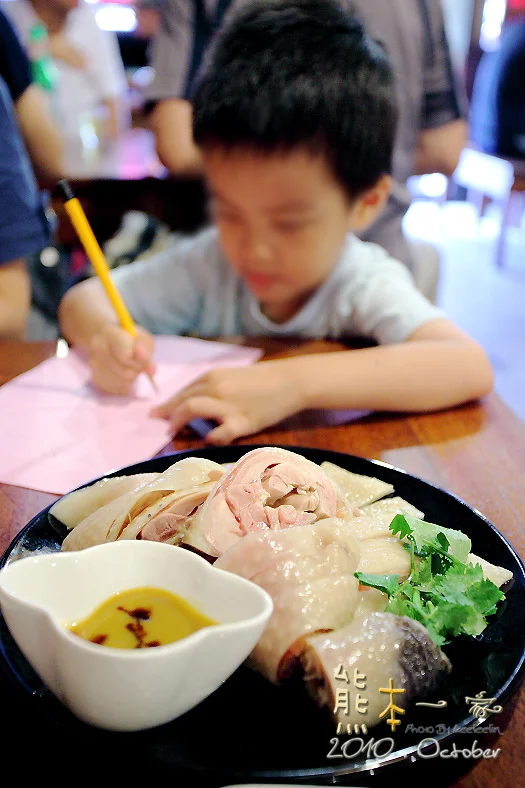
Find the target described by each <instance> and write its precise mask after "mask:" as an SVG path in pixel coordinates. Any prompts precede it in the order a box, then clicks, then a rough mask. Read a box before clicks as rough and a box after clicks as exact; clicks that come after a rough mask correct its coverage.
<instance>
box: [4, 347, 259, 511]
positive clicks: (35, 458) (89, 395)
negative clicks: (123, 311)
mask: <svg viewBox="0 0 525 788" xmlns="http://www.w3.org/2000/svg"><path fill="white" fill-rule="evenodd" d="M260 355H261V351H259V350H257V349H256V348H246V347H237V346H236V345H227V344H224V343H219V342H208V341H205V340H201V339H192V338H188V337H171V336H170V337H164V336H163V337H156V344H155V361H156V363H157V372H156V375H155V382H156V384H157V386H158V389H159V392H158V394H155V393H154V392H153V389H152V387H151V383H150V382H149V380H148V379H147V377H146V376H145V375H141V376H140V378H139V379H138V380H137V383H136V388H135V394H134V395H133V396H129V397H110V396H103V395H100V394H97V393H96V392H95V391H94V390H93V389H92V388H91V386H90V385H89V382H88V381H89V371H88V368H87V366H86V364H85V363H84V362H83V361H82V359H81V358H80V357H79V356H78V355H77V354H76V353H74V352H70V353H69V354H68V356H67V357H66V358H52V359H49V360H48V361H45V362H44V363H43V364H40V365H39V366H38V367H35V368H34V369H32V370H30V371H29V372H26V373H25V374H24V375H20V376H19V377H17V378H15V379H14V380H13V381H11V382H10V383H7V384H6V385H5V386H2V387H1V388H0V414H1V415H0V419H1V429H0V436H1V437H0V481H1V482H4V483H6V484H13V485H17V486H19V487H28V488H30V489H34V490H42V491H44V492H50V493H56V494H59V495H62V494H63V493H66V492H69V491H70V490H72V489H75V488H76V487H78V486H80V485H82V484H85V483H86V482H89V481H91V480H92V479H95V478H97V477H99V476H103V475H104V474H106V473H109V472H110V471H112V470H117V469H118V468H121V467H124V466H126V465H132V464H133V463H136V462H140V461H142V460H145V459H148V458H149V457H152V456H153V455H155V454H156V453H157V452H158V451H159V450H160V449H161V448H162V447H163V446H165V445H166V443H168V441H169V438H170V434H169V428H168V425H167V424H166V422H164V421H161V420H159V419H152V418H150V416H149V415H148V413H149V411H150V409H151V408H152V407H153V406H154V405H155V404H157V403H160V402H163V401H165V400H166V399H167V398H168V397H170V396H172V395H173V394H175V393H176V392H177V391H180V390H181V389H182V388H184V387H185V386H187V385H188V383H191V382H192V381H193V380H195V379H196V378H198V377H199V376H200V375H202V374H204V373H206V372H208V371H209V370H210V369H212V368H214V367H218V366H222V367H226V366H228V367H230V366H244V365H247V364H251V363H253V362H254V361H256V360H257V359H258V358H259V357H260Z"/></svg>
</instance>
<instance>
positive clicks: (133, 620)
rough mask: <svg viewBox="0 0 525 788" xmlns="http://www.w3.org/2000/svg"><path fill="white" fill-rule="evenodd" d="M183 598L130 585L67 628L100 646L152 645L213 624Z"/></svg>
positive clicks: (154, 589) (179, 638) (167, 592)
mask: <svg viewBox="0 0 525 788" xmlns="http://www.w3.org/2000/svg"><path fill="white" fill-rule="evenodd" d="M216 623H217V622H216V621H212V619H211V618H208V616H205V615H203V614H202V613H200V612H199V611H198V610H196V609H195V608H194V607H192V606H191V605H190V604H189V603H188V602H186V600H185V599H183V598H182V597H180V596H177V595H176V594H172V593H170V592H169V591H164V590H163V589H160V588H147V587H146V588H131V589H129V590H127V591H121V592H120V593H118V594H115V596H112V597H111V598H110V599H107V600H106V601H105V602H103V603H102V604H101V605H100V607H98V608H97V609H96V610H95V611H94V612H93V613H92V614H91V615H90V616H88V617H87V618H85V619H84V620H83V621H80V622H75V623H74V624H72V625H71V626H69V627H68V629H69V630H70V631H71V632H73V633H74V634H75V635H79V636H80V637H82V638H85V640H90V641H91V642H92V643H97V644H99V645H101V646H112V647H113V648H152V647H154V646H164V645H165V644H166V643H173V642H174V641H176V640H181V639H182V638H185V637H187V636H188V635H191V634H192V632H197V630H199V629H202V628H203V627H209V626H212V625H213V624H216Z"/></svg>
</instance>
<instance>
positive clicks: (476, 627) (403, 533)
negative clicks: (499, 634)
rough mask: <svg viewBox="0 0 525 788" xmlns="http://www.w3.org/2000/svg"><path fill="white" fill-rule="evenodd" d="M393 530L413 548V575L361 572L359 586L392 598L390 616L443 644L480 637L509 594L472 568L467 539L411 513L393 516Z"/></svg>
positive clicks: (411, 552)
mask: <svg viewBox="0 0 525 788" xmlns="http://www.w3.org/2000/svg"><path fill="white" fill-rule="evenodd" d="M390 531H391V532H392V533H393V534H394V535H397V536H399V538H400V539H403V540H405V542H406V547H407V549H408V550H410V574H409V576H408V577H407V578H406V579H404V580H401V576H400V575H373V574H366V573H363V572H356V573H355V576H356V577H357V579H358V580H359V582H360V583H361V584H362V585H365V586H370V587H371V588H377V589H378V590H379V591H382V592H383V593H385V594H387V595H388V603H387V606H386V610H387V612H389V613H395V614H396V615H399V616H408V617H409V618H413V619H415V620H416V621H419V622H420V623H421V624H423V626H425V627H426V628H427V630H428V632H429V634H430V637H431V638H432V639H433V640H434V642H435V643H436V644H437V645H438V646H443V645H446V644H447V643H450V641H451V640H452V638H454V637H457V636H458V635H473V636H475V635H479V634H481V632H483V630H484V629H485V627H486V626H487V616H491V615H494V613H495V612H496V609H497V605H498V602H500V601H501V600H503V599H505V595H504V594H503V593H502V592H501V591H500V590H499V588H498V587H497V586H496V585H495V583H493V582H492V581H491V580H486V579H485V578H484V576H483V570H482V568H481V566H479V564H467V558H468V555H469V553H470V548H471V541H470V539H469V538H468V536H466V535H465V534H463V533H461V531H455V530H452V529H450V528H442V527H441V526H439V525H434V524H433V523H427V522H425V521H424V520H418V519H417V518H416V517H412V516H411V515H409V514H406V513H405V514H397V515H396V516H395V517H394V519H393V520H392V522H391V523H390Z"/></svg>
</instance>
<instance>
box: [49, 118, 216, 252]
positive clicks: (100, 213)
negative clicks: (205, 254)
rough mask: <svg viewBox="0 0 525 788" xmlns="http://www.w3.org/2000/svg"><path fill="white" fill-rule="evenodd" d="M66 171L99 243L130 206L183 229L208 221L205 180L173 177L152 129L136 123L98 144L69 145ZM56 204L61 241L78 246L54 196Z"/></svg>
mask: <svg viewBox="0 0 525 788" xmlns="http://www.w3.org/2000/svg"><path fill="white" fill-rule="evenodd" d="M86 142H87V144H86ZM174 144H176V140H174ZM65 173H66V177H67V178H68V180H69V182H70V184H71V186H72V188H73V190H74V191H75V193H76V196H77V197H78V198H79V199H80V201H81V203H82V205H83V207H84V210H85V212H86V214H87V216H88V219H89V221H90V223H91V224H92V227H93V230H94V232H95V235H96V236H97V238H98V240H99V242H100V243H103V242H104V241H105V240H107V239H108V238H110V237H111V236H112V235H113V234H114V233H115V232H116V231H117V230H118V228H119V226H120V222H121V219H122V216H123V214H124V213H125V212H126V211H130V210H137V211H144V212H146V213H149V214H152V215H153V216H156V217H157V218H158V219H160V220H161V221H163V222H164V223H165V224H167V225H168V226H169V227H170V228H171V229H173V230H179V231H183V232H193V231H195V230H197V229H199V228H200V227H201V226H202V225H203V224H204V222H205V221H206V208H205V206H206V193H205V188H204V184H203V182H202V181H201V180H200V179H182V178H170V177H169V176H168V174H167V171H166V169H165V168H164V167H163V165H162V164H161V163H160V161H159V159H158V157H157V154H156V151H155V137H154V135H153V133H152V132H151V131H150V130H149V129H145V128H131V129H129V130H128V131H127V132H125V134H123V136H122V137H121V138H120V139H119V140H118V141H117V142H115V143H111V144H104V145H100V144H97V140H96V137H94V138H93V139H92V140H90V139H89V137H88V139H87V140H85V141H84V144H82V142H81V141H80V140H79V141H78V143H77V142H75V143H74V144H70V145H69V146H68V147H67V148H66V151H65ZM53 208H54V210H55V212H56V213H57V216H58V220H59V230H58V236H57V243H61V244H64V245H73V246H74V245H76V244H77V243H78V242H77V238H76V234H75V232H74V230H73V228H72V226H71V224H70V222H69V219H68V218H67V216H66V214H65V212H64V211H63V208H62V205H61V202H60V200H59V199H58V198H55V199H53Z"/></svg>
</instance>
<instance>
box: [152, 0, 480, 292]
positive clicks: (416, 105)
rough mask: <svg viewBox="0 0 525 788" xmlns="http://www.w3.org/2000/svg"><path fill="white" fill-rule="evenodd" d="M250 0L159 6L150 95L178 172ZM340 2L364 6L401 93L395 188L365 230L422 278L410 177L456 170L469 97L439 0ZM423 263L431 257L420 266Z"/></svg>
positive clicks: (186, 172) (164, 147)
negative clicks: (213, 51)
mask: <svg viewBox="0 0 525 788" xmlns="http://www.w3.org/2000/svg"><path fill="white" fill-rule="evenodd" d="M248 1H249V0H165V2H164V3H163V4H162V6H161V9H162V11H161V24H160V28H159V32H158V34H157V36H156V38H155V40H154V43H153V47H152V66H153V68H154V71H155V76H154V78H153V80H152V82H151V83H150V85H149V86H148V88H147V89H146V94H145V98H146V102H147V104H146V106H147V109H148V110H149V112H150V124H151V127H152V129H153V131H154V132H155V135H156V139H157V152H158V155H159V157H160V159H161V161H162V162H163V164H164V165H165V166H166V167H167V169H168V170H169V171H170V173H171V174H173V175H179V176H183V177H188V176H198V175H199V174H200V173H201V159H200V154H199V151H198V149H197V148H196V146H195V145H194V142H193V138H192V107H191V98H192V94H193V91H194V89H195V85H196V82H197V80H198V77H199V72H200V69H201V64H202V63H203V61H204V60H205V58H206V52H207V51H208V49H209V47H210V45H211V43H212V41H213V38H214V35H215V32H216V31H217V30H218V29H219V27H220V26H221V23H222V21H223V19H224V17H225V15H226V14H230V13H235V10H236V9H237V8H240V7H242V6H244V5H246V3H247V2H248ZM283 2H286V0H283ZM340 5H341V6H342V7H343V8H344V9H345V10H346V11H348V12H349V13H356V14H357V15H358V16H359V17H360V18H361V21H362V22H363V23H364V24H365V26H366V27H367V29H368V30H369V32H370V33H371V34H372V35H373V36H374V37H375V38H377V39H379V40H380V41H381V42H382V43H383V45H384V46H385V48H386V49H387V51H388V54H389V56H390V58H391V60H392V62H393V65H394V70H395V73H396V76H397V90H398V96H399V107H400V119H399V128H398V134H397V139H396V146H395V152H394V164H393V176H394V183H393V188H392V194H391V196H390V199H389V201H388V203H387V205H386V207H385V209H384V211H383V212H382V214H381V216H380V217H379V218H378V219H377V221H376V222H375V223H374V224H373V226H372V227H371V228H370V229H369V230H368V231H367V232H366V233H364V234H363V236H362V237H363V239H364V240H367V241H374V242H376V243H379V244H381V245H382V246H383V247H385V248H386V249H387V250H388V251H389V252H390V254H391V255H393V256H394V257H396V258H397V259H398V260H401V261H402V262H404V263H405V264H406V265H408V267H409V268H410V269H411V270H412V273H413V274H414V276H415V278H416V283H417V278H418V271H417V268H418V260H416V259H415V254H414V252H415V250H416V247H415V246H413V245H411V244H409V243H408V242H407V239H406V238H405V236H404V234H403V228H402V223H403V217H404V215H405V213H406V211H407V210H408V208H409V206H410V202H411V197H410V194H409V191H408V189H407V186H406V182H407V179H408V178H409V177H410V176H411V175H415V174H423V173H428V172H441V173H444V174H445V175H447V176H448V175H451V174H452V173H453V171H454V169H455V168H456V165H457V162H458V158H459V154H460V152H461V150H462V148H463V146H464V144H465V141H466V136H467V124H466V121H465V119H464V115H465V112H466V106H465V104H466V100H464V99H463V98H462V93H463V91H462V89H461V87H460V86H458V85H456V83H455V80H454V77H453V73H452V67H451V62H450V56H449V48H448V43H447V39H446V33H445V27H444V20H443V12H442V8H441V4H440V0H389V2H385V0H340ZM438 263H439V261H438V260H437V264H438ZM424 267H425V263H424V261H423V266H420V268H424ZM436 269H437V266H436ZM421 273H422V275H423V278H422V286H421V289H422V290H423V292H425V294H427V295H429V297H431V298H432V299H433V298H434V297H435V290H436V287H437V271H436V273H435V274H431V275H430V279H431V281H429V282H427V281H425V282H424V284H423V280H425V279H427V278H428V277H427V273H426V272H425V271H421Z"/></svg>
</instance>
